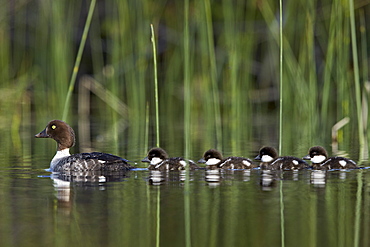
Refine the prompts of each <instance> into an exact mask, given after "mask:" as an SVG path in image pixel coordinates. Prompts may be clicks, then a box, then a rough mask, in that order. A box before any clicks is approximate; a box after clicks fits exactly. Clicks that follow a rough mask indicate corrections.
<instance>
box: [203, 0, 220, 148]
mask: <svg viewBox="0 0 370 247" xmlns="http://www.w3.org/2000/svg"><path fill="white" fill-rule="evenodd" d="M204 7H205V15H206V25H207V41H208V54H209V58H210V59H209V60H210V66H211V68H210V75H211V83H212V94H213V109H214V118H215V132H216V135H215V136H216V139H217V140H216V148H218V149H222V145H223V143H222V125H221V111H220V99H219V95H218V86H217V66H216V55H215V47H214V40H213V25H212V11H211V3H210V1H209V0H206V1H204Z"/></svg>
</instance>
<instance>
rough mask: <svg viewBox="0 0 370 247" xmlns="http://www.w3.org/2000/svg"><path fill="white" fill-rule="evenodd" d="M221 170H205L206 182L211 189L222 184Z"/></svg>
mask: <svg viewBox="0 0 370 247" xmlns="http://www.w3.org/2000/svg"><path fill="white" fill-rule="evenodd" d="M221 179H222V177H221V173H220V169H214V170H205V180H206V182H207V183H208V185H209V186H211V187H216V186H218V185H220V184H221Z"/></svg>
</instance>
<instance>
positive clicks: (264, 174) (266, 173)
mask: <svg viewBox="0 0 370 247" xmlns="http://www.w3.org/2000/svg"><path fill="white" fill-rule="evenodd" d="M261 186H262V190H265V191H269V190H271V189H272V188H273V187H275V186H276V172H275V171H272V170H261Z"/></svg>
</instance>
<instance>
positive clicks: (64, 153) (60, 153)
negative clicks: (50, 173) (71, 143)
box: [50, 148, 71, 170]
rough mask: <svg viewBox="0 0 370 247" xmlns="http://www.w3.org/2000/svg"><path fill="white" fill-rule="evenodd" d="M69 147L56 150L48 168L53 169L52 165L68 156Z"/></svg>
mask: <svg viewBox="0 0 370 247" xmlns="http://www.w3.org/2000/svg"><path fill="white" fill-rule="evenodd" d="M70 155H71V154H70V153H69V148H65V149H63V150H58V151H57V153H56V154H55V155H54V158H53V159H52V160H51V162H50V169H51V170H53V168H54V166H55V165H56V164H57V163H58V162H59V160H60V159H62V158H65V157H68V156H70Z"/></svg>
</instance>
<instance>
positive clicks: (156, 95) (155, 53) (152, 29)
mask: <svg viewBox="0 0 370 247" xmlns="http://www.w3.org/2000/svg"><path fill="white" fill-rule="evenodd" d="M150 29H151V31H152V38H151V41H152V45H153V62H154V94H155V96H154V97H155V130H156V137H157V142H156V145H157V147H159V107H158V72H157V49H156V45H155V36H154V28H153V24H150Z"/></svg>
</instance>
